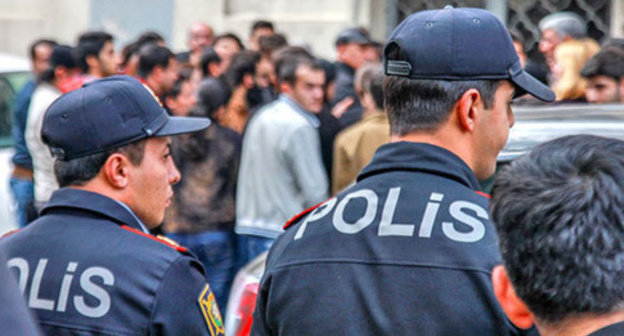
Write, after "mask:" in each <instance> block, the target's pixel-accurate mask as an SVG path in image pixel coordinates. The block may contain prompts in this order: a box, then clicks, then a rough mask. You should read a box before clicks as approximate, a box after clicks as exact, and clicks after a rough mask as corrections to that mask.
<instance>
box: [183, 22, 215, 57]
mask: <svg viewBox="0 0 624 336" xmlns="http://www.w3.org/2000/svg"><path fill="white" fill-rule="evenodd" d="M213 40H214V34H213V32H212V28H210V26H208V25H206V24H203V23H199V24H195V25H193V26H192V27H191V32H190V36H189V48H191V50H192V51H199V50H203V49H204V48H206V47H208V46H210V45H211V44H212V41H213Z"/></svg>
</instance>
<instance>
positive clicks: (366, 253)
mask: <svg viewBox="0 0 624 336" xmlns="http://www.w3.org/2000/svg"><path fill="white" fill-rule="evenodd" d="M383 63H384V68H385V73H386V79H385V84H384V86H385V87H384V91H385V94H384V95H385V104H386V106H385V108H386V110H387V113H388V119H389V121H390V133H391V141H390V143H388V144H386V145H383V146H382V147H380V148H379V149H378V150H377V152H376V153H375V155H374V157H373V159H372V161H371V162H370V164H369V165H368V166H366V167H365V168H364V169H363V170H362V172H361V173H360V174H359V176H358V178H357V182H356V184H355V185H353V186H351V187H349V188H347V189H346V190H344V191H342V192H341V193H339V194H338V195H337V196H336V197H334V198H331V199H329V200H327V201H325V202H324V203H321V204H320V205H319V206H317V207H316V208H313V209H310V210H308V211H307V212H305V213H303V214H301V215H299V216H297V217H295V218H294V219H293V220H291V221H290V222H289V223H288V224H287V227H288V229H287V230H286V231H285V233H284V234H282V235H281V236H280V237H279V238H278V239H277V240H276V242H275V243H274V245H273V247H272V248H271V250H270V252H269V255H268V258H267V264H266V265H267V268H266V272H265V274H264V276H263V279H262V281H261V283H260V288H259V292H258V298H257V304H256V310H255V312H254V316H253V317H254V319H253V321H254V324H253V326H252V334H253V335H303V334H305V335H516V334H522V333H524V331H522V330H519V329H516V328H515V327H514V326H513V325H512V324H511V323H510V322H509V321H508V320H507V319H506V318H505V315H504V313H503V311H502V309H501V308H500V306H499V304H498V303H497V301H496V298H495V297H494V293H493V291H492V284H491V280H490V272H491V270H492V267H493V266H494V265H496V264H498V263H500V255H499V252H498V250H497V243H496V240H497V239H496V233H495V230H494V227H493V225H492V223H491V222H490V220H489V215H488V212H487V208H488V198H489V196H488V195H487V194H485V193H483V192H482V191H480V186H479V180H482V179H486V178H488V177H490V176H491V175H492V174H494V171H495V168H496V157H497V155H498V153H499V151H500V150H501V149H502V148H503V146H504V145H505V142H506V141H507V136H508V133H509V129H510V127H512V125H513V123H514V116H513V113H512V111H511V107H510V104H511V101H512V99H513V98H514V96H517V95H520V94H523V93H529V94H531V95H533V96H535V97H537V98H539V99H542V100H545V101H552V100H554V98H555V96H554V94H553V92H552V91H551V90H550V89H548V88H547V87H546V86H544V85H543V84H541V83H540V82H538V81H537V80H536V79H534V78H533V77H531V75H529V74H528V73H526V72H525V71H524V69H523V68H522V66H521V65H520V61H519V60H518V57H517V56H516V53H515V51H514V47H513V44H512V42H511V38H510V35H509V32H508V31H507V30H506V29H505V27H504V26H503V25H502V24H501V23H500V21H499V20H498V19H496V17H495V16H494V15H492V14H491V13H490V12H488V11H485V10H482V9H474V8H457V9H455V8H452V7H447V8H444V9H441V10H430V11H422V12H418V13H415V14H413V15H411V16H409V17H408V18H407V19H405V20H404V21H403V22H402V23H401V24H399V26H397V28H396V29H395V30H394V32H393V33H392V34H391V36H390V38H389V40H388V41H387V43H386V45H385V46H384V62H383ZM529 332H533V331H529Z"/></svg>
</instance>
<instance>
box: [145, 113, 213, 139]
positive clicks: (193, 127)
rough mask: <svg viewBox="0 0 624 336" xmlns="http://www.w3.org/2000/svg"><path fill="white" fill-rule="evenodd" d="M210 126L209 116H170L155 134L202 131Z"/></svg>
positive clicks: (164, 134)
mask: <svg viewBox="0 0 624 336" xmlns="http://www.w3.org/2000/svg"><path fill="white" fill-rule="evenodd" d="M208 126H210V119H208V118H193V117H168V118H167V122H166V123H165V126H163V127H162V128H161V129H159V130H158V132H156V134H154V135H155V136H166V135H176V134H183V133H192V132H197V131H201V130H203V129H206V128H208Z"/></svg>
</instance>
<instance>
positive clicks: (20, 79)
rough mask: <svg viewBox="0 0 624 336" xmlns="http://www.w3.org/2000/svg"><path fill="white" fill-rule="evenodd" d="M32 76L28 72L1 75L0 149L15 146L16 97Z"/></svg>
mask: <svg viewBox="0 0 624 336" xmlns="http://www.w3.org/2000/svg"><path fill="white" fill-rule="evenodd" d="M29 76H30V73H28V72H14V73H3V74H0V148H2V147H10V146H12V145H13V139H12V138H11V125H12V113H11V112H12V109H13V104H14V103H15V95H16V93H17V92H18V91H19V90H20V89H21V87H22V86H23V85H24V84H25V83H26V81H27V80H28V78H29Z"/></svg>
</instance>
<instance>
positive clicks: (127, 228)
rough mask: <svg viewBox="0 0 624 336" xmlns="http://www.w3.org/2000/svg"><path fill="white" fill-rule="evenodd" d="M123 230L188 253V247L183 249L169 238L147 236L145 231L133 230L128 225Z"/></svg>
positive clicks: (123, 226)
mask: <svg viewBox="0 0 624 336" xmlns="http://www.w3.org/2000/svg"><path fill="white" fill-rule="evenodd" d="M121 228H122V229H124V230H127V231H130V232H132V233H136V234H138V235H141V236H143V237H146V238H149V239H152V240H155V241H157V242H159V243H162V244H165V245H167V246H169V247H171V248H173V249H175V250H177V251H179V252H187V250H186V247H182V246H180V245H178V244H177V243H176V242H174V241H173V240H171V239H169V238H167V239H163V238H159V237H155V236H152V235H151V234H147V233H145V232H143V231H139V230H136V229H133V228H131V227H129V226H127V225H122V226H121Z"/></svg>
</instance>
